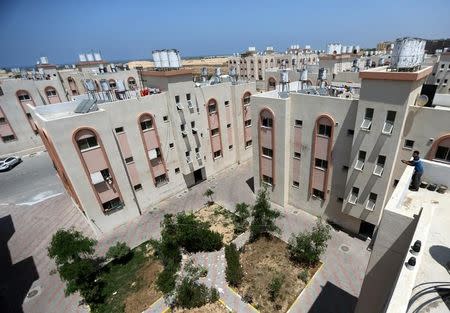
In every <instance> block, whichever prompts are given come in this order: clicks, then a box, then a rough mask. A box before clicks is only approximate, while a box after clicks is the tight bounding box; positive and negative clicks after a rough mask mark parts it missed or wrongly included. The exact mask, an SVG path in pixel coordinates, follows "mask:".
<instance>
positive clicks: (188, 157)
mask: <svg viewBox="0 0 450 313" xmlns="http://www.w3.org/2000/svg"><path fill="white" fill-rule="evenodd" d="M186 162H187V164H191V163H192V159H191V157H190V156H187V157H186Z"/></svg>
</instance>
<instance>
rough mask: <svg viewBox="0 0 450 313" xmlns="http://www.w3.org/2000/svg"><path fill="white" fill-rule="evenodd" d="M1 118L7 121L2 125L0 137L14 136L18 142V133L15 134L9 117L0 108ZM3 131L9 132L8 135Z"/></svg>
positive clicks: (0, 125)
mask: <svg viewBox="0 0 450 313" xmlns="http://www.w3.org/2000/svg"><path fill="white" fill-rule="evenodd" d="M0 117H3V118H4V119H5V123H4V124H0V136H2V137H3V136H10V135H13V136H14V139H15V140H17V136H16V133H15V132H14V129H13V127H12V126H11V124H10V123H9V121H8V117H7V116H6V114H5V112H3V109H2V108H1V107H0ZM2 130H7V131H8V130H9V131H8V132H6V133H3V131H2Z"/></svg>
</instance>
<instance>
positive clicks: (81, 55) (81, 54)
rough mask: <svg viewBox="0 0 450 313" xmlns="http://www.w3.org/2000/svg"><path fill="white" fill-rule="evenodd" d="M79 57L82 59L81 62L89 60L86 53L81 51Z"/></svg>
mask: <svg viewBox="0 0 450 313" xmlns="http://www.w3.org/2000/svg"><path fill="white" fill-rule="evenodd" d="M78 59H79V60H80V62H86V61H87V59H86V54H84V53H80V54H79V55H78Z"/></svg>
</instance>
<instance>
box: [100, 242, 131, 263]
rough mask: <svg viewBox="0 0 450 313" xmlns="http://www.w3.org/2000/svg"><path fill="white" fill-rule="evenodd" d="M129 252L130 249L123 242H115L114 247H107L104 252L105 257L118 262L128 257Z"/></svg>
mask: <svg viewBox="0 0 450 313" xmlns="http://www.w3.org/2000/svg"><path fill="white" fill-rule="evenodd" d="M130 252H131V250H130V247H128V246H127V244H126V243H125V242H117V243H116V244H115V245H114V246H111V247H109V250H108V252H106V257H107V258H108V259H114V260H117V261H120V260H123V259H125V258H126V257H127V256H129V255H130Z"/></svg>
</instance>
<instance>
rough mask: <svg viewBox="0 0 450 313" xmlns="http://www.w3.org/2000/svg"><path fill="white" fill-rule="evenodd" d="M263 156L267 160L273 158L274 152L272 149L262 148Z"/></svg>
mask: <svg viewBox="0 0 450 313" xmlns="http://www.w3.org/2000/svg"><path fill="white" fill-rule="evenodd" d="M262 155H263V156H265V157H267V158H272V156H273V151H272V149H269V148H265V147H262Z"/></svg>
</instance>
